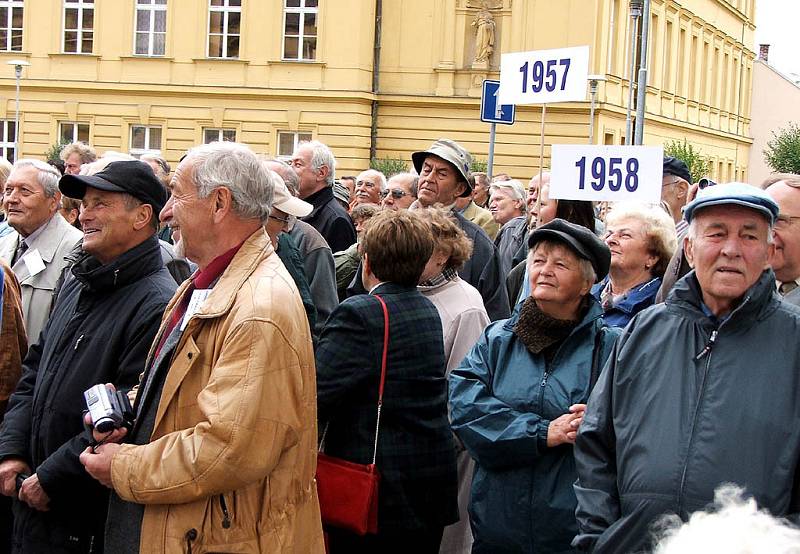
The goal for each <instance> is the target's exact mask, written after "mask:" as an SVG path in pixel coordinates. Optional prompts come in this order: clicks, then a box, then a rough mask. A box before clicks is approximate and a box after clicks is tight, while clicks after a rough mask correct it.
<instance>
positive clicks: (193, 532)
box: [186, 529, 197, 541]
mask: <svg viewBox="0 0 800 554" xmlns="http://www.w3.org/2000/svg"><path fill="white" fill-rule="evenodd" d="M186 538H187V539H189V540H190V541H193V540H197V529H189V530H188V531H186Z"/></svg>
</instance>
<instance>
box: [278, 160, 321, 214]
mask: <svg viewBox="0 0 800 554" xmlns="http://www.w3.org/2000/svg"><path fill="white" fill-rule="evenodd" d="M271 173H272V179H273V183H274V187H273V191H272V207H273V208H278V209H279V210H280V211H282V212H284V213H287V214H289V215H293V216H295V217H305V216H307V215H308V214H310V213H311V211H312V210H313V209H314V206H312V205H311V204H309V203H308V202H306V201H304V200H300V199H299V198H297V197H295V196H292V194H291V193H290V192H289V189H288V188H286V183H284V182H283V178H281V176H280V175H278V174H277V173H275V172H274V171H272V172H271Z"/></svg>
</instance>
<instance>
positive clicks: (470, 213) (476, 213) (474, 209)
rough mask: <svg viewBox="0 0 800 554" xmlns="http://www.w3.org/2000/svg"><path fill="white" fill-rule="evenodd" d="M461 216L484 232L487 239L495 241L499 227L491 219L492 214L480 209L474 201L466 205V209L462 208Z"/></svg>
mask: <svg viewBox="0 0 800 554" xmlns="http://www.w3.org/2000/svg"><path fill="white" fill-rule="evenodd" d="M461 215H463V216H464V219H466V220H467V221H471V222H472V223H474V224H475V225H477V226H478V227H481V228H482V229H483V230H484V231H486V234H487V235H489V238H490V239H492V240H494V239H495V237H496V236H497V232H498V231H499V230H500V225H499V224H498V223H497V222H496V221H495V220H494V218H493V217H492V212H490V211H489V210H487V209H486V208H481V207H480V206H478V205H477V204H476V203H475V202H474V201H472V202H470V203H469V204H467V207H466V208H464V211H463V212H461Z"/></svg>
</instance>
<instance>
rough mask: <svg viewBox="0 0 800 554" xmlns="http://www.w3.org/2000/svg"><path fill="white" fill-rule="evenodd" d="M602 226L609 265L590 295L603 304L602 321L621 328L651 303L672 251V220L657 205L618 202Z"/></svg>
mask: <svg viewBox="0 0 800 554" xmlns="http://www.w3.org/2000/svg"><path fill="white" fill-rule="evenodd" d="M606 229H607V232H606V237H605V241H606V244H607V245H608V248H609V249H610V250H611V268H610V269H609V272H608V277H607V278H605V279H603V280H602V281H601V282H600V283H598V284H597V285H595V286H594V288H593V289H592V294H593V295H594V297H595V298H597V299H598V300H599V301H600V304H601V305H602V306H603V312H605V315H604V316H603V317H604V318H605V320H606V323H608V324H609V325H611V326H612V327H625V325H627V324H628V322H629V321H630V320H631V318H633V316H634V315H636V314H637V313H639V312H641V311H642V310H644V309H645V308H647V307H648V306H652V305H653V302H654V300H655V297H656V293H658V289H659V288H660V287H661V278H662V277H663V276H664V271H666V269H667V264H669V260H670V258H671V257H672V254H673V253H674V252H675V248H676V244H677V241H676V238H675V223H674V222H673V221H672V218H671V217H669V215H667V214H666V212H664V210H662V209H661V208H659V207H649V206H646V205H642V204H622V205H619V206H616V207H615V208H614V209H612V210H611V211H610V212H609V213H608V215H607V216H606Z"/></svg>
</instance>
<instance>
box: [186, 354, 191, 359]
mask: <svg viewBox="0 0 800 554" xmlns="http://www.w3.org/2000/svg"><path fill="white" fill-rule="evenodd" d="M186 356H187V357H188V358H189V359H190V360H191V359H192V353H191V352H189V353H188V354H186Z"/></svg>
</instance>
